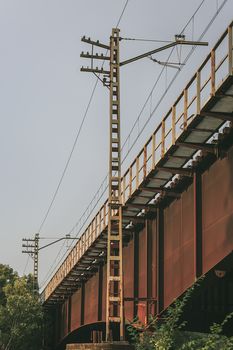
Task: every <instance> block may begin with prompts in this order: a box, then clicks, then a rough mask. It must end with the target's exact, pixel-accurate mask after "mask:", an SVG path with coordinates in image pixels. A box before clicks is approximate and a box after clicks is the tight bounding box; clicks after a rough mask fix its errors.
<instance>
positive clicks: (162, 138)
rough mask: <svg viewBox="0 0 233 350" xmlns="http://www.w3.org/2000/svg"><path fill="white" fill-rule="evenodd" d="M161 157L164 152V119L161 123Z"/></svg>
mask: <svg viewBox="0 0 233 350" xmlns="http://www.w3.org/2000/svg"><path fill="white" fill-rule="evenodd" d="M161 128H162V129H161V158H163V156H164V154H165V121H164V119H163V120H162V124H161Z"/></svg>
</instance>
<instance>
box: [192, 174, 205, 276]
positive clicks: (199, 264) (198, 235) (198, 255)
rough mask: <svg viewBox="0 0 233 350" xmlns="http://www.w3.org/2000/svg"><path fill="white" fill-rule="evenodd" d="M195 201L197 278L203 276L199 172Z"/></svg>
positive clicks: (194, 190)
mask: <svg viewBox="0 0 233 350" xmlns="http://www.w3.org/2000/svg"><path fill="white" fill-rule="evenodd" d="M193 200H194V269H195V277H196V278H198V277H200V276H201V275H202V272H203V269H202V259H203V257H202V255H203V247H202V176H201V174H200V173H199V172H198V171H197V172H195V173H194V177H193Z"/></svg>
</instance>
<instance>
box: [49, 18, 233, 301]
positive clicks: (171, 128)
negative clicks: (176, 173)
mask: <svg viewBox="0 0 233 350" xmlns="http://www.w3.org/2000/svg"><path fill="white" fill-rule="evenodd" d="M232 26H233V22H232V23H231V24H230V25H229V27H228V28H227V30H226V31H225V32H224V33H223V35H222V36H221V37H220V39H219V40H218V42H217V43H216V45H215V46H214V47H213V49H212V50H211V52H210V53H209V55H208V56H207V57H206V59H205V60H204V62H203V63H202V65H201V66H200V67H199V69H198V70H197V72H196V73H195V74H194V75H193V77H192V78H191V79H190V81H189V83H188V84H187V85H186V87H185V88H184V90H183V91H182V93H181V94H180V95H179V97H178V98H177V100H176V101H175V103H174V104H173V106H172V107H171V108H170V110H169V111H168V113H167V114H166V115H165V117H164V118H162V121H161V123H160V124H159V125H158V127H157V128H156V130H155V131H154V132H153V134H152V135H151V137H150V138H149V139H148V141H147V142H146V144H145V145H144V147H143V148H142V150H141V151H140V152H139V154H138V155H137V157H136V158H135V159H134V161H133V162H132V164H131V165H130V166H129V168H128V169H127V171H126V172H125V174H124V176H123V177H122V180H121V188H122V198H123V205H124V204H125V203H126V202H127V200H128V199H129V198H130V197H131V196H132V195H133V193H134V192H135V190H137V189H138V188H139V186H140V184H141V183H142V181H143V180H144V179H145V178H146V177H147V176H148V174H149V173H150V172H151V171H152V170H153V169H154V168H155V167H156V164H157V163H158V161H159V160H160V159H161V158H163V157H164V155H165V153H166V152H167V150H168V149H169V148H170V147H171V146H172V145H174V144H175V142H176V140H177V138H178V137H179V136H180V134H181V133H182V132H183V131H184V130H185V129H186V128H187V126H188V125H189V123H190V122H191V121H192V120H193V118H194V117H195V115H197V114H199V113H200V111H201V109H202V108H203V107H204V105H205V104H206V102H207V101H208V100H209V99H210V98H211V97H212V96H214V95H215V91H216V90H217V89H218V87H219V86H220V85H221V84H222V83H223V82H224V80H225V79H226V78H227V77H228V76H229V75H232V74H233V53H232V44H233V37H232ZM107 221H108V202H107V201H106V202H105V203H104V204H103V206H102V207H101V208H100V210H99V211H98V213H97V214H96V216H95V217H94V218H93V220H92V221H91V223H90V224H89V225H88V227H87V228H86V230H85V231H84V233H83V234H82V236H81V237H80V239H79V241H78V242H77V244H76V245H75V246H74V248H73V249H72V250H71V252H70V253H69V255H68V256H67V257H66V259H65V261H64V262H63V263H62V265H61V266H60V267H59V268H58V270H57V272H56V273H55V274H54V276H53V277H52V279H51V280H50V282H49V283H48V284H47V286H46V287H45V289H44V291H43V297H44V298H43V299H44V301H46V300H47V299H48V298H49V297H50V296H51V294H52V293H53V292H54V291H55V289H56V288H57V287H58V286H59V284H60V283H61V282H62V280H63V279H64V278H65V277H66V276H67V274H68V273H69V272H70V271H71V270H72V269H73V268H74V266H75V265H76V264H77V263H78V261H79V260H80V258H81V257H82V256H83V255H84V254H85V252H86V251H87V250H88V249H89V248H90V247H91V245H92V244H93V242H94V241H95V240H96V239H97V238H98V237H99V236H100V234H101V232H103V231H104V230H105V229H106V228H107V225H108V222H107Z"/></svg>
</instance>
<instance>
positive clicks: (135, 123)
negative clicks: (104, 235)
mask: <svg viewBox="0 0 233 350" xmlns="http://www.w3.org/2000/svg"><path fill="white" fill-rule="evenodd" d="M205 1H206V0H202V1H201V3H200V5H199V6H198V7H197V9H196V10H195V12H194V13H193V15H192V16H191V17H190V19H189V20H188V22H187V23H186V24H185V26H184V27H183V29H182V31H181V33H183V32H184V30H185V29H186V28H187V26H188V24H189V23H190V22H191V21H192V19H193V18H194V16H195V15H196V13H197V12H198V11H199V10H200V8H201V7H202V5H203V4H204V2H205ZM127 5H128V1H126V3H125V6H124V8H123V10H122V13H121V15H120V19H121V18H122V16H123V14H124V11H125V9H126V6H127ZM118 25H119V21H118V23H117V26H118ZM173 50H174V48H173V49H172V51H171V52H170V54H169V56H168V58H167V61H168V60H169V58H170V57H171V55H172V52H173ZM164 69H165V66H163V68H162V69H161V72H160V74H159V76H158V78H157V79H156V82H155V84H154V85H153V88H152V90H151V92H150V94H149V95H148V97H147V99H146V101H145V103H144V105H143V107H142V109H141V111H140V113H139V115H138V117H137V119H136V120H135V122H134V125H133V127H132V128H131V130H130V133H129V135H128V136H127V138H126V140H125V142H124V143H123V146H122V150H123V148H124V147H125V145H126V144H127V142H128V140H129V138H130V136H131V134H132V131H133V130H134V128H135V126H136V125H137V122H138V120H139V119H140V117H141V115H142V113H143V111H144V109H145V107H146V105H147V103H148V101H149V100H150V98H151V96H152V93H153V91H154V89H155V87H156V86H157V84H158V82H159V80H160V78H161V76H162V73H163V71H164ZM144 128H145V127H144ZM144 128H143V130H144ZM139 136H140V135H139ZM139 136H138V137H137V139H138V138H139ZM137 139H136V141H137ZM136 141H134V143H133V145H132V146H131V148H130V150H128V152H127V154H126V156H125V157H124V158H123V160H122V164H123V163H124V161H125V160H126V158H127V156H128V154H129V153H130V151H131V150H132V148H133V146H134V145H135V143H136ZM107 176H108V174H107V175H106V176H105V179H106V178H107ZM105 179H104V180H105ZM104 180H103V181H102V183H103V182H104ZM102 183H101V184H102ZM99 188H101V186H100V187H99ZM107 188H108V186H107V187H106V188H105V189H104V191H103V193H102V195H101V197H100V199H101V198H102V197H103V195H104V193H105V191H106V189H107ZM97 193H98V191H97ZM93 198H95V196H94V197H93ZM100 199H99V200H100ZM99 200H98V201H97V203H96V204H95V206H94V208H93V209H92V210H91V212H90V214H89V216H88V217H87V218H86V219H85V221H84V223H83V224H82V225H81V227H80V229H79V231H78V233H77V235H76V237H77V236H78V234H79V233H80V232H81V230H82V228H83V226H84V225H85V224H86V222H87V220H88V219H89V217H90V215H91V214H92V212H93V210H94V209H95V208H96V206H97V204H98V203H99ZM87 208H88V207H87ZM84 213H85V212H84ZM83 215H84V214H83ZM83 215H82V216H81V217H80V219H79V220H78V222H77V223H76V224H75V225H74V227H73V228H72V229H71V231H70V233H71V232H72V231H73V229H74V228H75V227H76V226H77V225H78V223H79V222H80V220H81V218H82V217H83ZM66 254H67V252H65V253H64V254H63V256H62V257H61V259H60V260H59V262H58V263H57V265H56V266H55V268H54V269H53V271H52V272H54V271H55V269H56V268H57V266H58V265H59V264H60V262H61V261H62V260H63V258H64V257H65V256H66ZM55 259H57V257H56V258H55ZM50 275H51V274H50Z"/></svg>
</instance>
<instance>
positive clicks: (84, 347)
mask: <svg viewBox="0 0 233 350" xmlns="http://www.w3.org/2000/svg"><path fill="white" fill-rule="evenodd" d="M66 350H134V346H133V345H130V344H129V343H128V342H126V341H115V342H106V343H89V344H88V343H86V344H78V343H77V344H67V345H66Z"/></svg>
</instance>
